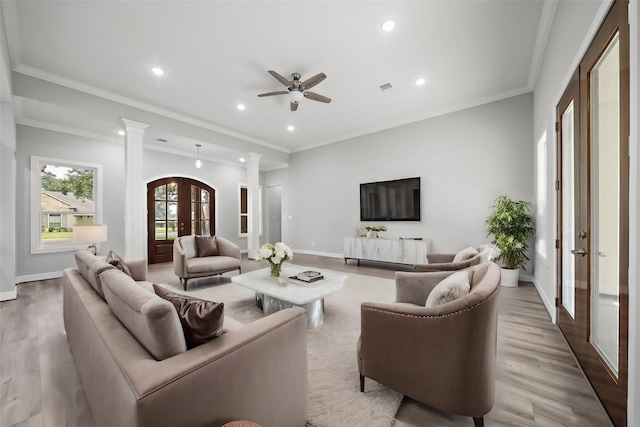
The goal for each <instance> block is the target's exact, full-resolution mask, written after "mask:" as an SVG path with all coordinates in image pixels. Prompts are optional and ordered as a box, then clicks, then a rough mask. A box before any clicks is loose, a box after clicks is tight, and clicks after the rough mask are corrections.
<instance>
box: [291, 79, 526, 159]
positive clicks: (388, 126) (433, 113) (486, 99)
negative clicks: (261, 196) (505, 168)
mask: <svg viewBox="0 0 640 427" xmlns="http://www.w3.org/2000/svg"><path fill="white" fill-rule="evenodd" d="M529 92H531V90H530V89H529V88H528V87H526V86H523V87H519V88H516V89H513V90H509V91H507V92H502V93H499V94H496V95H490V96H486V97H484V98H478V99H476V100H473V101H469V102H465V103H462V104H457V105H453V106H451V107H447V108H443V109H440V110H433V111H431V112H429V113H427V114H424V115H420V116H416V117H412V118H410V119H406V120H401V121H398V122H393V123H387V124H385V125H382V126H377V127H375V128H370V129H367V130H363V131H359V132H354V133H352V134H348V135H344V136H340V137H337V138H332V139H328V140H325V141H321V142H318V143H313V144H309V145H305V146H304V147H300V148H298V149H295V150H292V152H293V153H298V152H300V151H306V150H311V149H312V148H318V147H322V146H324V145H329V144H333V143H335V142H340V141H345V140H347V139H353V138H357V137H360V136H364V135H370V134H372V133H376V132H382V131H385V130H388V129H393V128H396V127H399V126H404V125H409V124H412V123H416V122H420V121H423V120H427V119H432V118H434V117H438V116H444V115H445V114H451V113H455V112H457V111H462V110H467V109H469V108H474V107H478V106H480V105H484V104H490V103H492V102H496V101H501V100H503V99H508V98H513V97H514V96H519V95H523V94H525V93H529Z"/></svg>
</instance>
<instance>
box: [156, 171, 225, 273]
mask: <svg viewBox="0 0 640 427" xmlns="http://www.w3.org/2000/svg"><path fill="white" fill-rule="evenodd" d="M163 180H168V181H171V180H186V181H187V182H189V181H191V182H193V183H196V184H199V185H201V186H203V187H206V189H208V190H209V191H210V200H209V203H210V204H211V218H210V222H209V227H210V234H211V235H212V236H213V235H214V234H215V233H216V230H217V226H218V192H217V189H216V188H215V187H214V186H212V185H210V184H209V183H208V182H206V181H205V180H202V179H200V178H198V177H193V176H184V175H176V174H171V175H169V176H156V177H153V178H151V179H149V180H147V181H146V182H145V191H146V192H147V197H146V200H147V202H146V207H147V215H146V218H147V258H148V263H149V264H154V263H156V262H165V261H158V260H156V259H155V256H153V254H152V249H153V246H154V242H155V239H154V236H155V224H153V225H152V221H151V209H150V206H151V205H150V204H151V203H154V201H155V198H154V197H153V195H152V194H151V193H150V192H149V185H150V184H153V183H157V182H158V181H163ZM188 193H189V200H188V203H187V204H188V209H187V207H186V206H182V208H181V207H180V205H179V206H178V219H177V221H179V220H180V217H181V216H182V218H184V216H185V215H186V216H187V217H189V218H188V220H187V221H188V223H189V227H188V230H180V229H179V231H178V236H182V235H185V234H189V233H185V232H183V231H189V232H191V218H190V216H191V191H189V192H188ZM178 194H180V189H179V190H178ZM154 209H155V208H154ZM154 220H155V218H154ZM154 222H155V221H154Z"/></svg>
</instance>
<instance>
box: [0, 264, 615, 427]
mask: <svg viewBox="0 0 640 427" xmlns="http://www.w3.org/2000/svg"><path fill="white" fill-rule="evenodd" d="M293 261H294V262H295V263H297V264H302V265H308V266H311V267H324V268H329V269H333V270H340V271H347V272H352V273H358V274H364V275H371V276H377V277H384V278H390V279H392V278H393V277H394V275H395V268H399V267H398V266H395V267H390V266H385V265H374V264H370V263H369V264H365V263H362V264H361V265H360V266H357V265H356V264H355V262H354V261H350V262H349V265H345V264H344V262H343V260H341V259H333V258H325V257H317V256H311V255H303V254H296V257H295V259H294V260H293ZM263 267H264V264H262V263H259V262H256V261H253V260H247V259H246V258H245V259H244V260H243V263H242V269H243V272H249V271H252V270H255V269H258V268H263ZM163 277H164V278H165V279H166V280H171V281H177V280H176V278H175V276H174V275H173V269H172V267H171V265H167V264H157V265H151V266H149V279H150V280H152V281H162V278H163ZM208 280H210V281H216V282H217V281H218V280H220V279H219V278H205V279H198V281H197V282H193V285H196V286H206V281H208ZM222 280H228V279H222ZM17 292H18V299H17V300H14V301H5V302H2V303H0V426H1V427H9V426H21V427H23V426H29V427H30V426H53V427H58V426H70V427H73V426H95V423H94V420H93V417H92V415H91V411H90V410H89V407H88V404H87V401H86V398H85V395H84V392H83V390H82V386H81V385H80V382H79V379H78V374H77V372H76V369H75V365H74V363H73V359H72V357H71V354H70V352H69V347H68V345H67V341H66V336H65V332H64V325H63V320H62V288H61V280H60V279H57V280H46V281H38V282H31V283H26V284H21V285H19V286H18V287H17ZM425 380H428V379H425ZM357 381H358V380H357V378H355V379H354V387H357V386H358V385H357ZM485 424H486V425H487V426H488V427H493V426H541V427H554V426H559V427H560V426H562V427H566V426H580V427H587V426H594V427H608V426H611V425H612V424H611V423H610V421H609V419H608V417H607V415H606V413H605V412H604V410H603V409H602V405H600V403H599V401H598V400H597V399H596V398H595V396H594V393H593V391H592V389H591V387H590V386H589V384H588V382H587V380H586V379H585V378H584V375H583V374H582V371H581V370H580V368H579V367H578V366H577V364H576V362H575V359H574V358H573V356H572V355H571V353H570V350H569V347H568V345H567V344H566V341H565V340H564V338H563V337H562V335H561V333H560V331H559V330H558V328H557V327H556V326H555V325H553V324H552V323H551V321H550V318H549V316H548V314H547V312H546V310H545V308H544V306H543V304H542V302H541V300H540V297H539V296H538V293H537V291H536V290H535V288H534V287H533V285H532V284H530V283H520V286H519V287H518V288H513V289H510V288H502V289H501V290H500V298H499V320H498V356H497V379H496V403H495V406H494V408H493V410H492V411H491V412H490V413H489V414H488V415H487V416H485ZM472 425H473V422H472V420H471V419H470V418H465V417H458V416H453V415H450V414H445V413H442V412H440V411H438V410H435V409H433V408H429V407H427V406H425V405H422V404H420V403H418V402H416V401H413V400H411V399H408V398H405V399H404V401H403V402H402V405H401V406H400V409H399V411H398V413H397V415H396V421H395V423H394V427H409V426H415V427H418V426H421V427H422V426H433V427H448V426H472ZM114 427H115V426H114ZM177 427H178V426H177ZM336 427H348V426H336ZM372 427H375V426H372Z"/></svg>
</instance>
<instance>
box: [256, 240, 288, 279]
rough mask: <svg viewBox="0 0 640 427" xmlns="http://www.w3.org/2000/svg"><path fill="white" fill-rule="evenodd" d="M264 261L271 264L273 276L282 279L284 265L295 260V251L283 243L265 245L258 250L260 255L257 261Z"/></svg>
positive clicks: (257, 256)
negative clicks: (281, 271)
mask: <svg viewBox="0 0 640 427" xmlns="http://www.w3.org/2000/svg"><path fill="white" fill-rule="evenodd" d="M263 259H265V260H267V261H268V262H269V266H270V267H271V276H272V277H280V269H281V268H282V263H284V262H285V261H288V260H290V259H293V251H292V250H291V248H290V247H289V246H287V245H285V244H284V243H282V242H276V243H275V244H271V243H265V244H264V245H262V247H261V248H260V249H258V255H256V261H260V260H263Z"/></svg>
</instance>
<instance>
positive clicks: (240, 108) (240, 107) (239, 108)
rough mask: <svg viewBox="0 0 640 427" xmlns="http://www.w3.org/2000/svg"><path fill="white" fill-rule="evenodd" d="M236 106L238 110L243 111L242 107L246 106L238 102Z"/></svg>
mask: <svg viewBox="0 0 640 427" xmlns="http://www.w3.org/2000/svg"><path fill="white" fill-rule="evenodd" d="M236 107H237V108H238V110H240V111H244V109H245V108H247V107H245V105H244V104H238V105H236Z"/></svg>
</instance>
